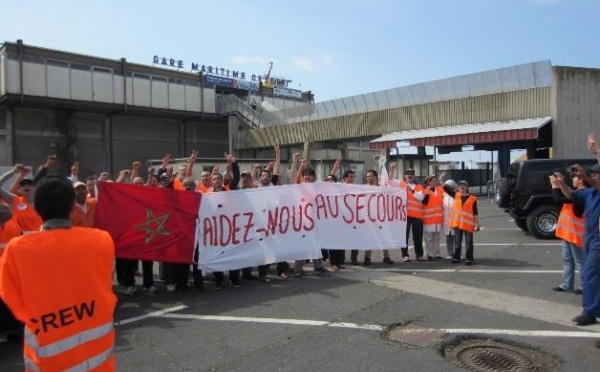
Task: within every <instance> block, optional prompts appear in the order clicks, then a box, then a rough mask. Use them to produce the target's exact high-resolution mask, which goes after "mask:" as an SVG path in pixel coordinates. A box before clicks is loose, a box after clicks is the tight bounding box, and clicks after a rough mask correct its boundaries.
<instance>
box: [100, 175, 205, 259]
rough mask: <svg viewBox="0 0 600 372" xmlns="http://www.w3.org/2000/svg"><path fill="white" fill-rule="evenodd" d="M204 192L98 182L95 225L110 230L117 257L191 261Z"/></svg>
mask: <svg viewBox="0 0 600 372" xmlns="http://www.w3.org/2000/svg"><path fill="white" fill-rule="evenodd" d="M201 198H202V194H200V193H197V192H191V191H178V190H171V189H164V188H158V187H149V186H136V185H126V184H119V183H107V182H99V183H98V204H97V206H96V220H95V227H96V228H98V229H102V230H106V231H108V232H109V233H110V235H111V236H112V238H113V240H114V241H115V245H116V248H117V251H116V256H117V257H118V258H129V259H136V260H148V261H161V262H173V263H192V258H193V253H194V236H195V233H196V220H197V218H198V210H199V207H200V199H201Z"/></svg>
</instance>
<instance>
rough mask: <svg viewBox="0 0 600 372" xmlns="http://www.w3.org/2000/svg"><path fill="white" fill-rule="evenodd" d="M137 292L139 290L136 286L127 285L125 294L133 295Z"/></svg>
mask: <svg viewBox="0 0 600 372" xmlns="http://www.w3.org/2000/svg"><path fill="white" fill-rule="evenodd" d="M135 292H137V290H136V289H135V287H127V289H126V290H125V294H126V295H127V296H133V295H134V294H135Z"/></svg>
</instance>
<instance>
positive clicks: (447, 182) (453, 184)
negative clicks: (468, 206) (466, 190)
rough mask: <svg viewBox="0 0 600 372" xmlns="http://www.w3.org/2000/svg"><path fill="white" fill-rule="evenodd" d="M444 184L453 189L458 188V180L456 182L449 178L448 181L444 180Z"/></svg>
mask: <svg viewBox="0 0 600 372" xmlns="http://www.w3.org/2000/svg"><path fill="white" fill-rule="evenodd" d="M444 185H445V186H450V187H452V188H453V189H455V188H456V182H454V181H453V180H448V181H446V182H444Z"/></svg>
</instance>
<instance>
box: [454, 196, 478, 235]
mask: <svg viewBox="0 0 600 372" xmlns="http://www.w3.org/2000/svg"><path fill="white" fill-rule="evenodd" d="M476 200H477V198H476V197H474V196H473V195H469V197H468V198H467V201H466V203H465V204H464V205H463V203H462V199H461V194H460V193H458V192H457V193H456V196H455V201H454V207H453V208H452V218H451V220H450V227H453V228H459V229H461V230H464V231H468V232H470V233H473V232H474V231H475V216H474V215H473V205H474V204H475V201H476Z"/></svg>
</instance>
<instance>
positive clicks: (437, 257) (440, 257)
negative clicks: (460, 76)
mask: <svg viewBox="0 0 600 372" xmlns="http://www.w3.org/2000/svg"><path fill="white" fill-rule="evenodd" d="M434 257H435V259H436V260H441V259H442V256H434Z"/></svg>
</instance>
